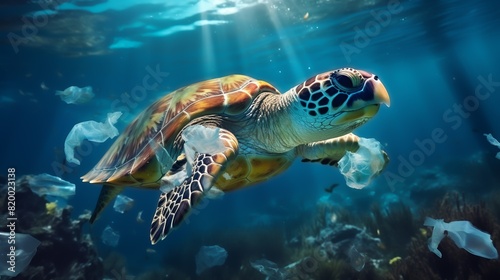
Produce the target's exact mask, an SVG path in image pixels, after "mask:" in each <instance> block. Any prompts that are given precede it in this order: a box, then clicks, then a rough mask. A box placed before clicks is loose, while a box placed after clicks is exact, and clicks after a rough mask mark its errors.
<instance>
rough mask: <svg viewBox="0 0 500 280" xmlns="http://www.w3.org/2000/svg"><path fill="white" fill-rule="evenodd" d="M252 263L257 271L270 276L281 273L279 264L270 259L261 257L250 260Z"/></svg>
mask: <svg viewBox="0 0 500 280" xmlns="http://www.w3.org/2000/svg"><path fill="white" fill-rule="evenodd" d="M250 265H251V266H252V267H253V268H255V269H256V270H257V271H259V272H260V273H262V274H264V275H266V276H268V277H275V276H278V275H281V272H280V268H279V267H278V265H277V264H276V263H274V262H272V261H270V260H266V259H260V260H256V261H253V262H250Z"/></svg>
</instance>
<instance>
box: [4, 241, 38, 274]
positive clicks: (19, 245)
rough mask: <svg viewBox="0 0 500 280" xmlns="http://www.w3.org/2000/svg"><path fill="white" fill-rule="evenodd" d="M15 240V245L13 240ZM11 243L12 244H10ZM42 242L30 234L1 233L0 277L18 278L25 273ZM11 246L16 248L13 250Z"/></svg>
mask: <svg viewBox="0 0 500 280" xmlns="http://www.w3.org/2000/svg"><path fill="white" fill-rule="evenodd" d="M13 238H15V239H14V240H15V243H12V241H11V240H12V239H13ZM9 241H11V242H9ZM38 245H40V241H38V240H37V239H36V238H34V237H33V236H31V235H29V234H24V233H15V235H11V234H10V233H8V232H0V252H2V253H1V254H0V275H6V276H10V277H13V276H17V275H18V274H19V273H21V272H23V271H24V270H25V269H26V267H27V266H28V264H29V263H30V262H31V259H32V258H33V256H34V255H35V254H36V250H37V248H38ZM11 246H13V247H14V248H15V250H14V251H12V250H11Z"/></svg>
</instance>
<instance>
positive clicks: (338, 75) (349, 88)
mask: <svg viewBox="0 0 500 280" xmlns="http://www.w3.org/2000/svg"><path fill="white" fill-rule="evenodd" d="M330 80H331V81H332V83H333V84H334V85H335V87H336V88H338V89H339V90H340V91H343V92H347V93H349V92H354V91H357V90H358V89H359V87H360V86H361V85H362V82H363V77H362V76H361V74H359V73H358V72H357V71H355V70H351V69H340V70H337V71H335V72H333V73H332V74H331V76H330Z"/></svg>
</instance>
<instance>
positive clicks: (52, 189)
mask: <svg viewBox="0 0 500 280" xmlns="http://www.w3.org/2000/svg"><path fill="white" fill-rule="evenodd" d="M22 179H26V180H27V181H28V184H29V187H30V189H31V190H32V191H33V192H34V193H36V194H37V195H39V196H44V195H48V196H57V197H62V198H64V199H68V198H69V197H70V196H73V195H75V184H73V183H70V182H68V181H64V180H63V179H61V178H59V177H56V176H52V175H50V174H47V173H42V174H39V175H27V176H25V177H23V178H21V180H22Z"/></svg>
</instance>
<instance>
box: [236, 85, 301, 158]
mask: <svg viewBox="0 0 500 280" xmlns="http://www.w3.org/2000/svg"><path fill="white" fill-rule="evenodd" d="M295 102H298V101H297V99H296V94H295V93H293V92H290V91H288V92H286V93H284V94H275V93H261V94H260V95H259V96H257V97H256V98H255V100H254V102H253V104H252V105H251V107H250V108H249V112H248V115H247V117H249V120H250V121H249V123H248V124H249V125H248V127H247V128H248V129H250V130H249V131H246V133H249V134H250V135H253V136H254V137H255V140H257V141H256V142H257V143H255V144H256V146H259V147H260V148H262V149H264V150H266V151H268V152H272V153H284V152H287V151H289V150H291V149H293V148H295V147H296V146H298V145H300V144H303V143H305V141H304V140H303V139H301V137H300V135H299V133H298V131H297V129H296V127H295V125H294V121H293V119H292V118H293V116H294V115H295V114H293V110H296V109H297V108H296V107H295V106H293V104H294V103H295ZM245 130H246V129H245Z"/></svg>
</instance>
